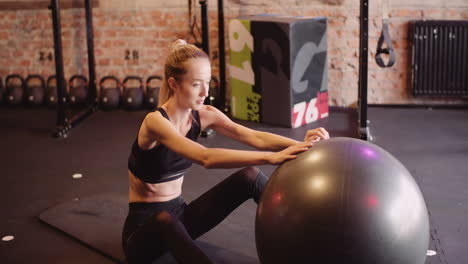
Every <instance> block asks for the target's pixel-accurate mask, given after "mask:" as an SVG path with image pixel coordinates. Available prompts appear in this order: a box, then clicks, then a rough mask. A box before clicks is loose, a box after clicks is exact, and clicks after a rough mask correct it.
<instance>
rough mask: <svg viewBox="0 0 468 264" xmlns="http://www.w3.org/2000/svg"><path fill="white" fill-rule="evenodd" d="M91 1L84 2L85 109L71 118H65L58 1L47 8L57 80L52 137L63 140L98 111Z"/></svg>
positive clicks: (55, 0)
mask: <svg viewBox="0 0 468 264" xmlns="http://www.w3.org/2000/svg"><path fill="white" fill-rule="evenodd" d="M91 1H92V0H85V13H86V40H87V50H88V71H89V72H88V74H89V82H88V85H89V86H88V93H87V96H86V97H87V98H86V107H85V108H84V110H82V111H80V112H78V113H77V114H75V115H73V116H67V113H66V110H67V107H68V103H67V102H66V99H65V98H66V93H67V91H66V84H65V77H64V75H65V74H64V66H63V50H62V38H61V36H62V33H61V23H60V3H59V2H60V1H59V0H51V3H50V6H49V8H50V9H51V11H52V24H53V32H54V55H55V56H54V57H55V76H56V78H57V122H56V127H55V130H54V131H53V137H57V138H65V137H67V136H68V132H69V131H70V130H71V129H72V128H73V127H75V126H77V125H78V124H79V123H80V122H81V121H83V120H85V119H86V118H87V117H89V116H90V115H91V114H93V113H94V112H96V111H97V110H98V104H97V102H96V95H97V91H96V71H95V58H94V40H93V20H92V9H91V6H92V3H91Z"/></svg>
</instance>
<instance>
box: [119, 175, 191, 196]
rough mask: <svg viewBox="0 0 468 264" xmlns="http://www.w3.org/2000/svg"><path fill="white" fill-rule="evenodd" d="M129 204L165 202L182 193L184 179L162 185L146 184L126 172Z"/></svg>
mask: <svg viewBox="0 0 468 264" xmlns="http://www.w3.org/2000/svg"><path fill="white" fill-rule="evenodd" d="M128 180H129V183H130V184H129V195H128V201H129V202H165V201H169V200H172V199H174V198H176V197H178V196H179V195H180V194H181V193H182V182H183V181H184V177H181V178H179V179H177V180H173V181H168V182H162V183H146V182H143V181H141V180H140V179H138V178H137V177H135V175H133V173H132V172H130V171H128Z"/></svg>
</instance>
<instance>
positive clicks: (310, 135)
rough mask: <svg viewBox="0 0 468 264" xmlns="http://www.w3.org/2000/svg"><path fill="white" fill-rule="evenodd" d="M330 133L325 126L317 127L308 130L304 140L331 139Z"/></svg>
mask: <svg viewBox="0 0 468 264" xmlns="http://www.w3.org/2000/svg"><path fill="white" fill-rule="evenodd" d="M329 138H330V135H329V134H328V131H327V130H325V128H323V127H319V128H316V129H311V130H309V131H307V133H306V135H305V137H304V142H317V141H319V140H322V139H329Z"/></svg>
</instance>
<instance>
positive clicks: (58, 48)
mask: <svg viewBox="0 0 468 264" xmlns="http://www.w3.org/2000/svg"><path fill="white" fill-rule="evenodd" d="M59 2H60V1H59V0H51V3H50V9H51V10H52V23H53V30H54V56H55V74H56V76H57V122H56V125H57V126H65V125H66V123H67V119H66V114H65V107H66V105H65V100H64V99H65V94H66V88H65V74H64V71H63V51H62V37H61V36H62V32H61V26H60V3H59Z"/></svg>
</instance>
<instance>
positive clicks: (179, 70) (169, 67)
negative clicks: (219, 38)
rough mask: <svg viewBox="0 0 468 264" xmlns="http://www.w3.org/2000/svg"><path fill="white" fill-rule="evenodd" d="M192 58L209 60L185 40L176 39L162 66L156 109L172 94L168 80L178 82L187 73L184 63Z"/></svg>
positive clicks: (202, 52) (203, 53)
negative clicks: (162, 73) (161, 78)
mask: <svg viewBox="0 0 468 264" xmlns="http://www.w3.org/2000/svg"><path fill="white" fill-rule="evenodd" d="M194 58H206V59H209V57H208V55H207V54H206V53H205V52H204V51H203V50H201V49H200V48H198V47H197V46H195V45H193V44H188V43H187V42H186V41H185V40H182V39H178V40H176V41H175V42H174V43H173V44H172V47H171V50H170V53H169V55H168V56H167V58H166V63H165V64H164V78H163V82H162V86H161V89H160V90H159V100H158V107H160V106H161V105H163V104H164V103H165V102H167V100H169V98H170V97H171V96H172V95H173V93H174V91H172V89H171V88H170V87H169V83H168V80H169V78H171V77H173V78H174V79H176V80H180V77H182V76H183V75H184V74H185V73H187V69H186V68H185V65H184V62H186V61H187V60H189V59H194Z"/></svg>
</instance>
